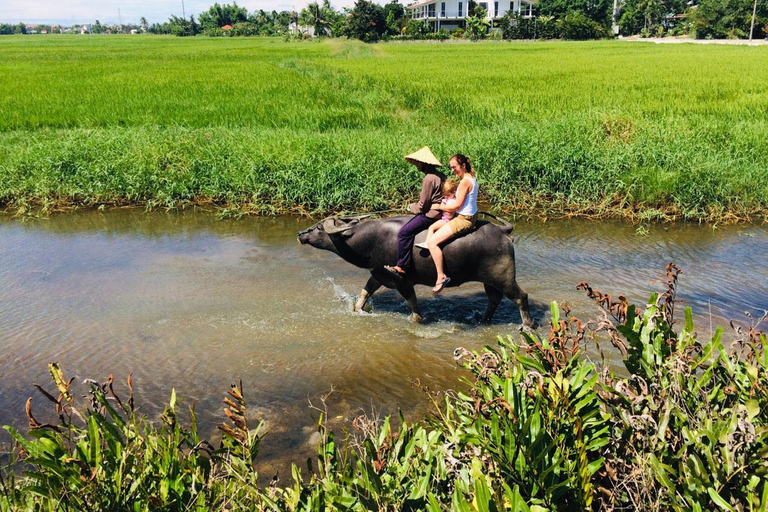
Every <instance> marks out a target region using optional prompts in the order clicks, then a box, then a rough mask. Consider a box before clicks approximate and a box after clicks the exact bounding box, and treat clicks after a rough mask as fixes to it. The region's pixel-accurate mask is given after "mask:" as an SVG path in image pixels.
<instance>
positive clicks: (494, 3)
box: [493, 2, 499, 18]
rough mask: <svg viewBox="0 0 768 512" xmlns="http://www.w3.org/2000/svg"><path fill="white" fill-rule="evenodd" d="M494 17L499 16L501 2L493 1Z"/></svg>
mask: <svg viewBox="0 0 768 512" xmlns="http://www.w3.org/2000/svg"><path fill="white" fill-rule="evenodd" d="M493 17H494V18H498V17H499V2H493Z"/></svg>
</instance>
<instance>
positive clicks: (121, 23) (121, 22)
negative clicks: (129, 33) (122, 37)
mask: <svg viewBox="0 0 768 512" xmlns="http://www.w3.org/2000/svg"><path fill="white" fill-rule="evenodd" d="M117 19H118V20H119V21H120V33H121V34H122V33H123V15H122V14H120V8H119V7H118V8H117Z"/></svg>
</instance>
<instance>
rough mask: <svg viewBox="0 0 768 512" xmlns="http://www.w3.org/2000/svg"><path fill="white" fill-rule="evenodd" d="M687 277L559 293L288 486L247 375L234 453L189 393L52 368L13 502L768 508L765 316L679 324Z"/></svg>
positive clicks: (233, 412) (12, 486)
mask: <svg viewBox="0 0 768 512" xmlns="http://www.w3.org/2000/svg"><path fill="white" fill-rule="evenodd" d="M678 275H679V271H678V269H677V268H676V267H674V265H670V266H669V267H667V272H666V274H665V275H664V276H662V282H664V283H665V284H666V286H665V288H666V289H665V290H664V291H663V293H660V294H653V295H652V296H651V299H650V300H649V301H648V304H646V305H645V308H637V307H635V306H634V305H630V304H628V303H627V302H626V300H624V298H623V297H622V296H619V298H618V301H613V300H612V298H611V296H610V295H607V294H603V293H601V292H599V291H597V290H594V289H592V288H591V287H590V286H589V285H588V284H586V283H582V284H580V285H579V287H580V288H581V289H583V290H584V291H585V292H586V293H587V295H588V296H589V297H590V298H592V299H593V300H594V301H595V302H596V303H597V304H599V305H600V306H601V307H602V308H603V312H604V316H603V318H601V319H600V320H599V321H598V322H589V323H583V322H581V321H580V320H578V319H576V318H573V317H571V316H569V311H568V308H564V309H563V314H561V313H560V311H559V309H558V307H557V304H556V303H553V304H552V323H551V329H550V333H549V336H548V337H546V338H543V337H539V336H537V335H534V334H524V335H523V339H522V340H521V341H522V342H521V343H520V344H516V343H515V342H513V341H512V340H511V339H510V338H507V339H501V338H500V339H499V346H498V347H497V348H491V347H486V348H485V349H484V350H483V351H482V352H480V353H474V352H473V353H470V352H468V351H466V350H463V349H457V351H456V354H457V359H459V360H461V361H463V362H464V364H465V365H466V367H467V368H468V369H469V370H470V372H471V374H472V376H473V379H472V380H471V381H468V382H467V384H469V391H467V392H466V393H461V392H458V393H457V392H447V393H437V394H435V393H432V392H429V391H428V390H427V392H428V393H429V396H430V397H431V398H432V400H433V402H434V404H435V413H434V415H433V416H432V417H431V418H430V419H429V420H427V421H425V422H421V423H415V424H408V423H406V422H405V421H404V420H403V419H402V418H400V419H399V422H398V423H399V425H395V424H394V423H393V422H392V421H391V419H390V418H387V419H385V420H384V421H383V422H376V421H372V420H371V419H369V418H367V417H365V416H361V417H359V418H357V419H356V420H355V421H354V427H355V429H356V435H355V436H354V437H351V438H348V439H347V442H346V443H339V442H338V441H337V439H336V438H335V437H334V434H333V432H331V431H329V430H327V429H326V427H325V423H324V421H323V418H322V417H321V418H320V422H319V431H320V434H321V435H320V443H319V445H318V452H317V458H316V460H315V461H309V468H308V473H307V474H303V473H302V471H301V470H300V469H299V468H298V467H297V466H294V467H293V470H292V475H291V479H290V481H289V482H288V483H287V485H286V486H285V487H281V486H280V485H278V484H279V483H278V482H275V481H273V482H271V483H269V484H267V483H266V482H265V481H263V480H259V479H258V474H257V472H256V471H255V470H254V460H255V459H256V457H257V455H258V449H259V445H260V443H261V442H263V435H262V434H261V429H262V425H261V424H259V425H258V426H256V427H254V426H253V425H254V424H253V418H251V417H249V415H248V412H247V406H246V400H245V397H244V394H243V389H242V385H240V386H236V385H233V386H232V388H231V389H230V390H229V392H228V395H227V397H226V398H225V400H224V403H225V404H226V410H225V412H226V416H227V421H225V423H224V424H222V426H221V427H220V428H221V430H222V436H223V437H222V441H221V442H220V445H219V446H218V447H217V446H214V445H213V444H211V443H210V442H208V441H206V440H201V439H200V438H199V437H198V435H197V431H196V429H195V415H194V410H193V409H190V417H191V418H190V423H189V426H186V425H185V424H184V422H183V415H182V413H181V411H180V410H179V408H178V404H177V401H176V397H175V394H172V395H171V400H170V404H169V405H168V407H167V408H166V410H165V413H164V414H163V416H162V422H161V424H159V425H157V426H154V425H151V424H148V423H147V422H146V421H145V420H144V419H143V418H141V417H140V416H138V415H137V413H136V408H135V405H134V403H133V389H132V385H131V381H130V378H129V380H128V392H127V394H124V393H122V392H116V391H115V384H114V382H113V379H112V376H111V375H110V377H109V379H108V380H107V382H106V383H104V384H99V383H96V382H91V383H90V395H89V398H90V400H89V402H88V403H85V404H81V403H79V402H78V401H77V400H76V399H75V396H76V393H75V390H74V388H73V386H72V380H69V381H67V380H66V378H65V376H64V373H63V372H62V371H61V370H60V369H59V368H58V366H56V365H55V364H52V365H51V366H50V369H51V375H52V378H53V382H54V385H55V391H54V392H53V393H51V392H48V391H46V390H45V389H43V388H40V387H38V390H39V391H40V393H41V394H42V396H43V398H44V399H45V400H47V401H48V402H52V405H53V407H54V409H55V414H54V415H52V416H50V418H51V419H50V420H49V419H44V416H43V415H42V413H41V412H40V409H38V408H37V406H35V407H34V408H33V407H32V404H33V401H32V399H31V398H30V401H28V402H27V411H26V412H27V417H28V419H29V424H30V432H29V434H28V435H26V436H25V435H22V434H21V433H19V432H17V431H16V430H14V429H13V428H11V427H5V428H6V430H8V431H9V432H10V434H11V435H12V437H13V439H14V440H15V442H16V443H17V446H16V448H15V449H14V450H12V451H11V453H9V454H8V457H7V460H8V463H7V465H6V467H4V468H0V510H3V511H10V510H13V511H22V510H73V511H76V510H78V511H79V510H114V511H123V510H126V511H127V510H132V511H148V510H167V511H182V510H197V511H208V510H216V511H219V510H272V511H289V510H306V511H310V510H312V511H319V510H354V511H365V510H398V511H400V510H429V511H431V512H439V511H442V510H459V511H483V512H485V511H488V512H490V511H500V510H512V511H534V512H544V511H549V510H551V511H557V510H564V511H565V510H606V511H614V510H615V511H619V510H650V511H660V510H675V511H689V510H726V511H735V510H739V511H758V510H765V509H766V507H768V351H766V345H767V344H768V339H766V336H765V334H763V333H762V332H761V331H759V330H758V324H759V321H758V322H757V323H753V324H752V325H751V326H749V327H748V328H746V329H744V330H741V331H739V332H738V336H737V340H736V341H735V342H734V343H733V344H732V345H731V346H725V345H724V344H723V342H722V333H723V329H722V328H718V329H717V330H716V331H715V332H714V334H713V336H712V338H711V339H704V340H701V338H699V337H697V335H696V334H695V332H694V326H693V322H692V314H691V311H690V308H686V310H685V322H684V325H683V327H682V328H681V329H680V330H676V329H674V321H675V317H674V313H675V305H676V300H675V296H676V285H677V278H678ZM766 314H767V315H768V313H766ZM762 320H765V318H763V319H762ZM593 329H597V330H598V331H602V332H603V333H604V334H606V335H607V336H608V338H609V339H610V340H611V343H612V344H613V345H614V346H615V347H616V348H617V349H618V351H619V353H620V354H621V363H622V366H623V368H621V371H620V372H619V373H620V374H621V375H622V376H618V375H617V374H615V373H614V372H613V371H612V370H611V369H610V367H609V366H608V364H607V361H605V360H603V362H602V364H601V365H600V366H596V365H595V363H593V362H592V361H590V359H589V358H588V357H586V356H585V355H584V352H583V347H584V344H585V343H587V342H589V341H591V336H590V331H591V330H593ZM121 395H122V397H121ZM34 403H35V404H36V403H37V401H35V402H34ZM21 469H23V470H25V472H24V473H23V475H20V474H19V470H21Z"/></svg>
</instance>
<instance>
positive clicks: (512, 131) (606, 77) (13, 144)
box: [0, 36, 768, 222]
mask: <svg viewBox="0 0 768 512" xmlns="http://www.w3.org/2000/svg"><path fill="white" fill-rule="evenodd" d="M765 56H766V54H765V49H764V48H746V47H731V46H696V47H691V46H686V45H683V46H681V45H670V46H667V45H664V46H661V45H660V46H655V45H654V46H651V45H626V44H623V43H622V42H613V41H599V42H588V43H576V42H548V43H517V44H508V43H503V42H499V43H487V44H483V45H471V44H463V45H448V46H442V45H419V44H407V43H402V44H397V45H364V44H362V43H358V42H354V41H349V42H342V41H333V42H305V43H285V42H283V41H281V40H275V39H262V38H253V39H207V38H206V39H201V38H195V39H184V38H164V37H153V38H131V37H129V36H126V37H121V36H115V37H110V38H73V37H56V36H48V37H34V36H28V37H25V38H8V39H3V40H0V57H2V58H0V71H2V74H0V76H1V77H2V78H0V85H2V87H3V89H4V90H6V91H8V94H6V95H4V97H3V98H0V114H1V115H0V206H2V207H3V208H5V209H7V210H9V211H11V212H25V211H29V210H40V209H42V210H44V211H53V210H56V209H60V208H72V207H82V206H85V207H100V206H111V205H141V206H144V207H148V208H183V207H186V206H190V205H195V204H209V205H210V204H212V205H215V206H216V207H217V208H220V209H221V210H223V211H225V212H233V213H238V214H239V213H243V212H245V213H257V214H276V213H284V212H295V213H307V214H313V215H322V214H326V213H330V212H336V211H342V210H354V211H366V210H386V209H391V208H398V207H402V206H404V205H405V204H406V203H407V200H408V199H409V198H411V197H412V196H413V195H414V194H415V193H416V191H417V189H418V184H419V174H418V172H416V171H415V169H413V168H412V167H411V166H408V165H407V164H405V163H404V161H403V159H402V156H403V155H405V154H407V153H409V152H411V151H413V150H414V149H417V148H419V147H421V146H423V145H429V146H430V147H431V148H432V149H433V151H434V152H435V154H436V155H438V157H439V158H441V159H442V160H447V159H448V158H449V157H450V155H451V154H453V153H455V152H462V153H465V154H467V155H469V156H470V157H471V158H472V159H473V163H474V164H475V167H476V169H477V171H478V179H479V182H480V186H481V190H482V191H483V192H484V194H485V200H486V201H487V202H489V203H491V204H494V205H496V206H497V207H498V208H500V209H502V210H506V211H515V212H521V213H525V214H528V215H535V216H545V217H549V216H574V215H576V216H588V217H599V218H602V217H619V218H627V219H631V220H635V221H637V220H676V219H686V220H695V221H712V222H718V221H729V220H734V221H736V220H757V221H760V220H763V219H764V218H765V217H766V213H767V212H768V199H767V198H768V167H767V166H766V165H765V162H766V161H768V121H766V119H768V99H767V98H768V86H766V85H765V81H764V80H762V76H761V73H762V68H761V64H760V63H761V62H762V61H763V59H764V58H765ZM660 62H661V63H663V64H659V63H660Z"/></svg>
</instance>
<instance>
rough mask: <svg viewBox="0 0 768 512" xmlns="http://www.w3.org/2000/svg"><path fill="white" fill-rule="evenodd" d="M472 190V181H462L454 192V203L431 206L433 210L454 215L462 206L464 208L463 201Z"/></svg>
mask: <svg viewBox="0 0 768 512" xmlns="http://www.w3.org/2000/svg"><path fill="white" fill-rule="evenodd" d="M471 188H472V181H471V180H468V179H462V180H461V182H460V183H459V188H458V190H456V202H455V203H453V204H451V205H448V204H445V203H442V204H436V205H432V209H433V210H440V211H443V212H448V213H454V212H456V211H457V210H460V209H461V207H462V206H464V200H465V199H466V198H467V196H468V195H469V193H470V192H471V190H470V189H471Z"/></svg>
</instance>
